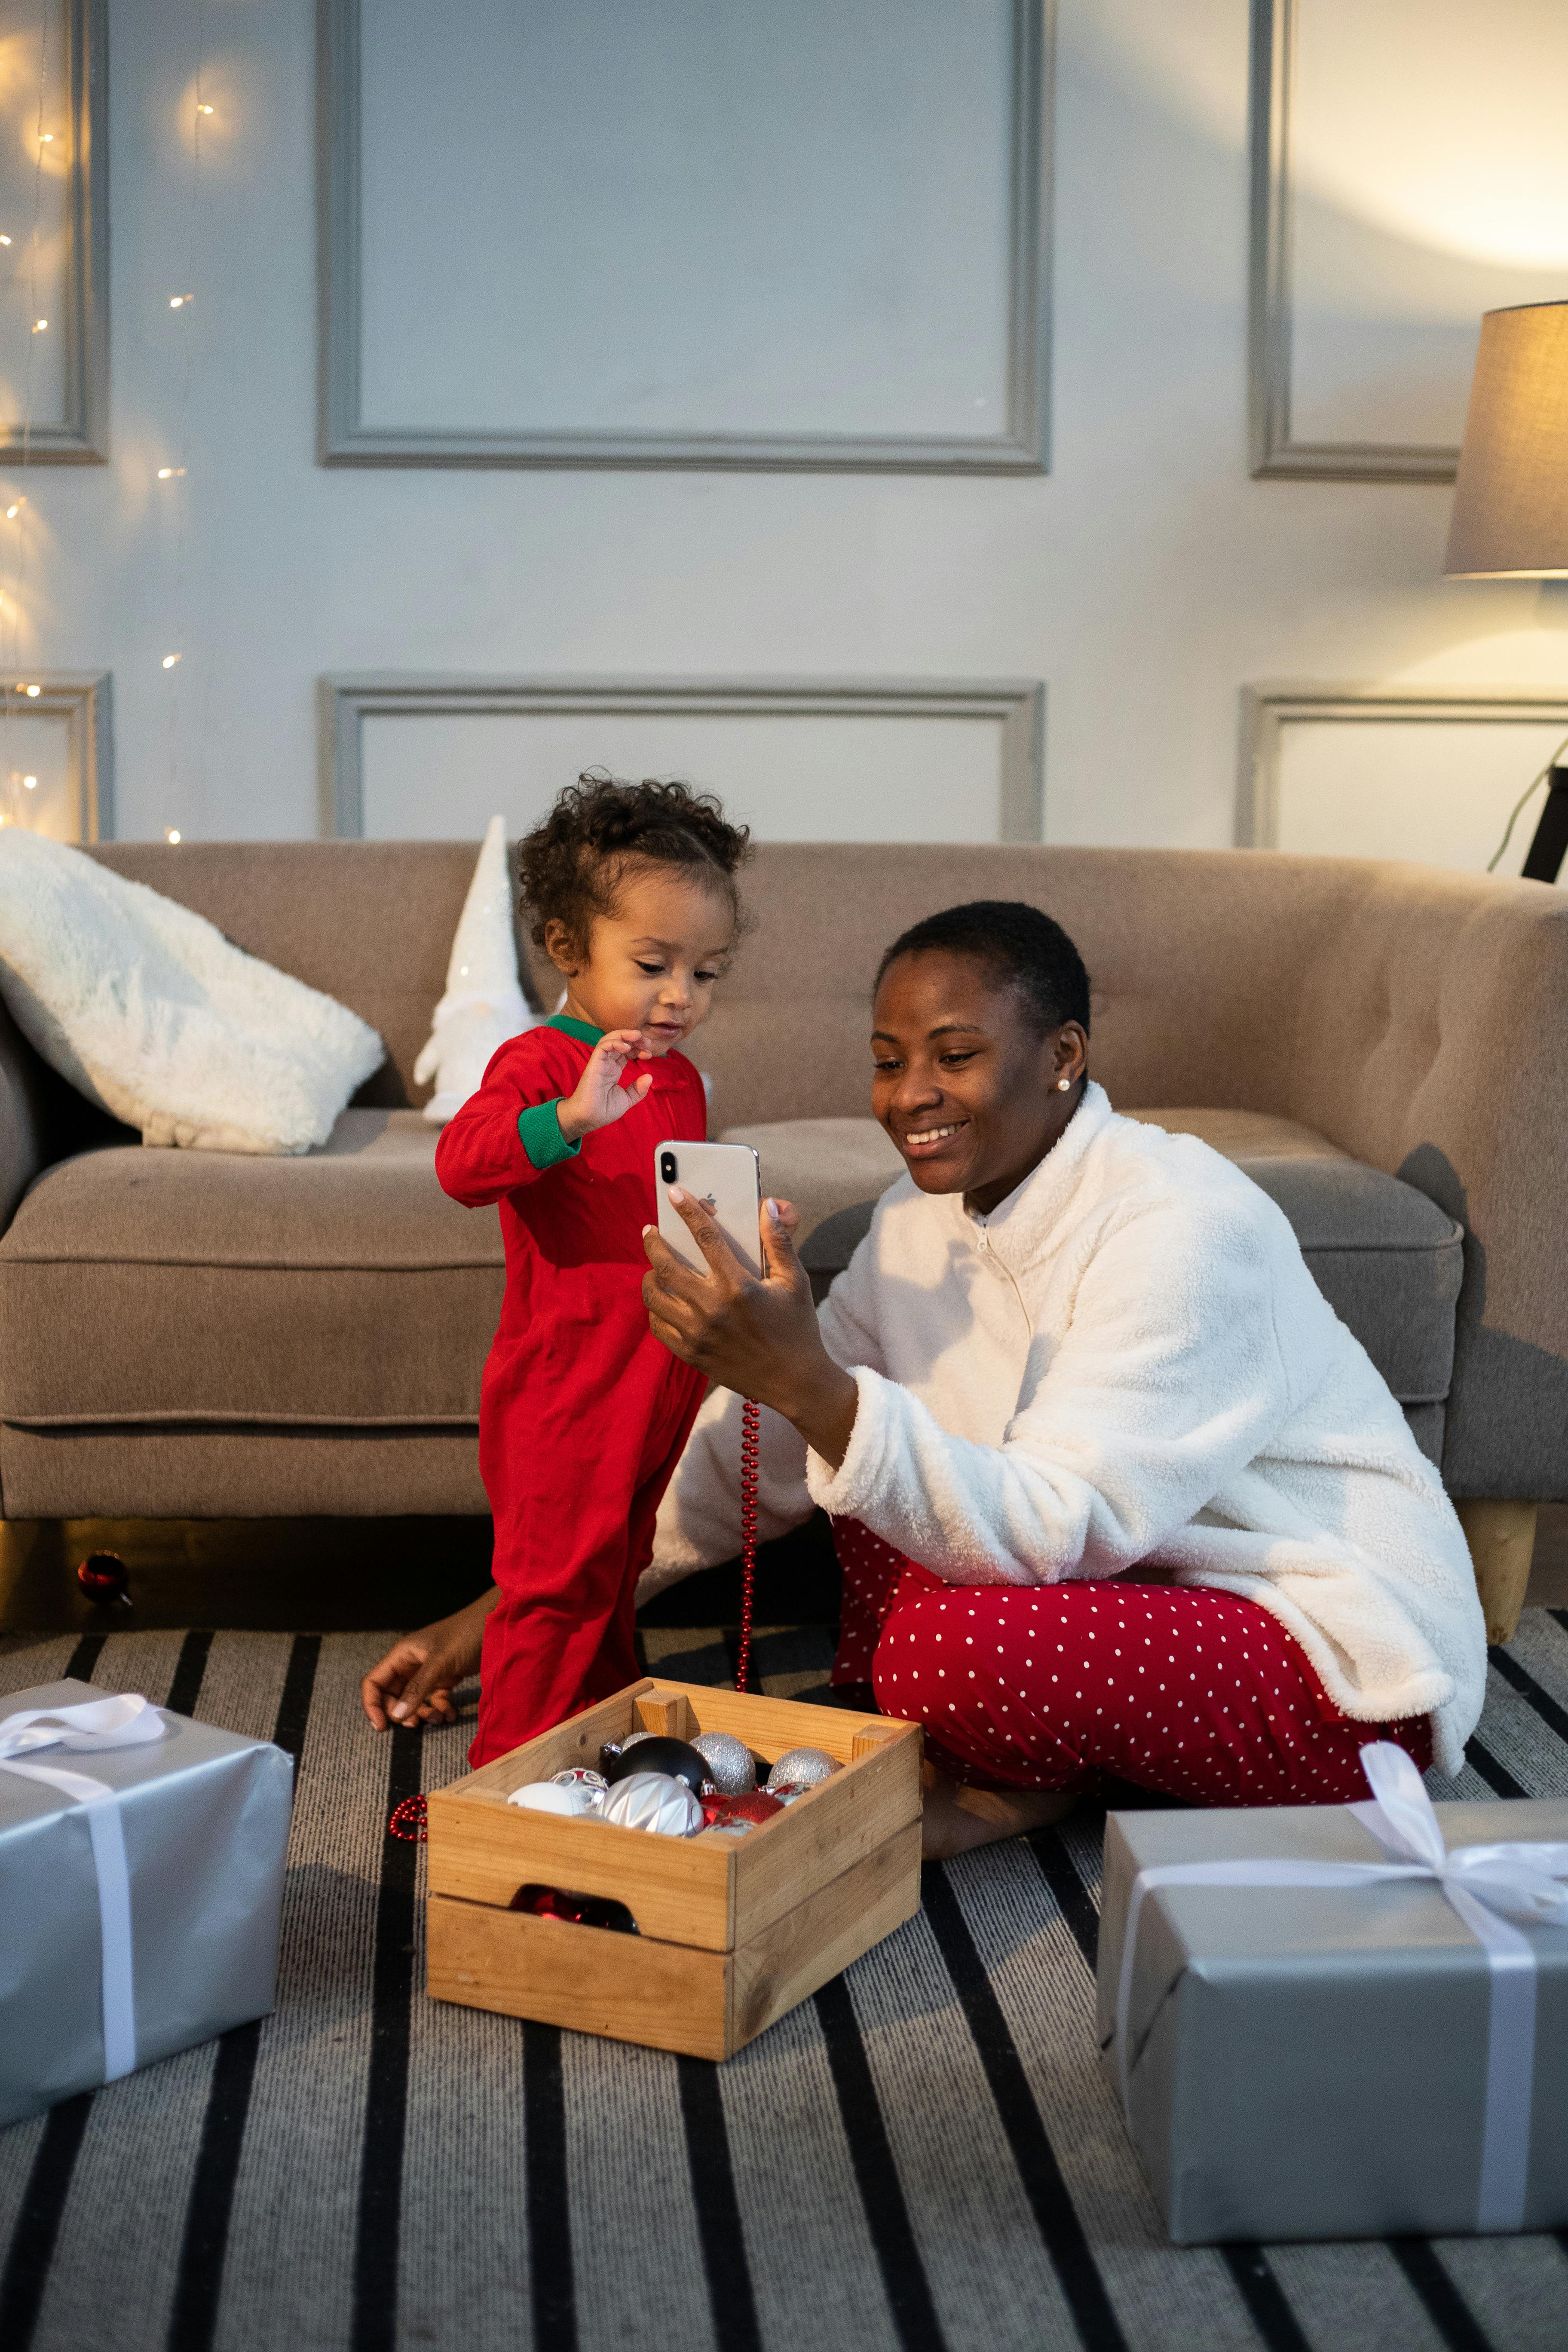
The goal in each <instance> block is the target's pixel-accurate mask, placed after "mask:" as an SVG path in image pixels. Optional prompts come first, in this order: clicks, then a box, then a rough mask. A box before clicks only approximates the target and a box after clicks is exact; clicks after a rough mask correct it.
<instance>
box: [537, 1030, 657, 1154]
mask: <svg viewBox="0 0 1568 2352" xmlns="http://www.w3.org/2000/svg"><path fill="white" fill-rule="evenodd" d="M652 1059H653V1054H652V1049H651V1048H650V1046H649V1045H648V1042H647V1038H646V1037H645V1036H644V1035H643V1033H642V1031H641V1030H640V1029H606V1030H605V1034H604V1035H603V1036H602V1037H601V1038H600V1040H599V1042H598V1044H597V1045H595V1048H594V1050H593V1052H592V1053H591V1054H590V1055H589V1056H588V1060H587V1066H586V1067H585V1068H584V1072H583V1075H582V1076H581V1077H580V1078H579V1079H578V1081H577V1084H576V1086H575V1087H574V1089H573V1091H572V1092H571V1093H570V1094H569V1095H568V1096H567V1097H566V1098H565V1100H564V1101H563V1103H562V1104H561V1105H560V1106H559V1108H558V1109H557V1110H556V1113H555V1116H556V1118H557V1120H558V1121H559V1123H560V1127H561V1133H562V1135H563V1138H564V1139H565V1141H566V1142H568V1143H577V1142H580V1141H581V1139H582V1138H583V1137H584V1136H585V1135H592V1134H593V1132H594V1130H595V1128H600V1127H611V1126H613V1125H614V1123H615V1121H616V1119H617V1118H625V1117H626V1113H627V1111H629V1110H630V1109H631V1108H632V1107H633V1105H634V1104H636V1103H639V1102H641V1100H642V1098H643V1097H644V1095H646V1094H647V1090H648V1088H649V1087H651V1086H652V1084H653V1072H652V1071H651V1070H649V1071H648V1072H647V1075H646V1076H643V1077H640V1078H639V1079H638V1080H637V1084H636V1086H635V1087H623V1086H622V1084H621V1078H622V1076H623V1075H624V1074H625V1071H626V1065H627V1064H628V1062H649V1061H651V1060H652Z"/></svg>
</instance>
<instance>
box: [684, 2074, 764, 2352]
mask: <svg viewBox="0 0 1568 2352" xmlns="http://www.w3.org/2000/svg"><path fill="white" fill-rule="evenodd" d="M675 2063H676V2066H677V2069H678V2072H679V2082H680V2119H681V2122H682V2123H683V2124H684V2125H685V2126H686V2160H687V2162H688V2164H689V2166H690V2168H691V2194H692V2197H693V2199H694V2200H695V2201H696V2205H697V2230H698V2235H699V2237H700V2241H701V2245H702V2267H703V2269H704V2270H705V2271H706V2273H707V2274H708V2301H709V2304H710V2306H711V2309H712V2313H713V2335H714V2339H715V2341H716V2342H717V2344H718V2346H719V2352H761V2347H762V2340H763V2339H762V2335H761V2332H760V2331H759V2329H758V2326H757V2306H756V2301H755V2298H754V2296H753V2295H752V2273H751V2272H750V2270H749V2269H748V2268H747V2264H746V2240H745V2233H744V2231H743V2230H742V2226H741V2203H740V2200H739V2198H738V2197H737V2196H736V2194H735V2174H734V2169H733V2168H732V2166H731V2162H730V2134H729V2130H728V2128H727V2126H726V2125H725V2122H724V2101H723V2097H722V2095H721V2091H720V2088H719V2069H718V2068H717V2066H715V2065H713V2064H712V2063H710V2061H709V2060H708V2059H706V2058H678V2059H677V2060H676V2062H675Z"/></svg>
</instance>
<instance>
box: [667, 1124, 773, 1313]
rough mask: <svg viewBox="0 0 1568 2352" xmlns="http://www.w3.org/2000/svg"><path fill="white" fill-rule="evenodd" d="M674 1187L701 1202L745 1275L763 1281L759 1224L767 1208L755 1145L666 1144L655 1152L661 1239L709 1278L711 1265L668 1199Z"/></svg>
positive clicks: (761, 1171)
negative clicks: (738, 1260) (765, 1207)
mask: <svg viewBox="0 0 1568 2352" xmlns="http://www.w3.org/2000/svg"><path fill="white" fill-rule="evenodd" d="M672 1184H679V1186H680V1187H681V1189H682V1191H683V1192H689V1193H690V1195H691V1197H692V1199H693V1200H694V1201H700V1202H701V1203H702V1205H703V1207H704V1208H705V1209H706V1210H707V1211H708V1213H709V1214H710V1216H711V1218H712V1219H713V1222H714V1223H715V1224H716V1225H717V1226H718V1227H719V1230H720V1231H721V1234H723V1236H724V1239H725V1240H726V1241H727V1242H728V1243H729V1244H730V1247H731V1249H732V1250H733V1251H734V1253H735V1255H736V1256H737V1257H738V1258H739V1259H740V1261H741V1264H742V1265H743V1266H744V1267H745V1269H746V1272H747V1273H748V1274H749V1275H751V1276H752V1277H753V1278H754V1279H756V1280H759V1281H760V1280H761V1278H762V1271H763V1265H762V1257H761V1255H760V1251H761V1244H760V1242H759V1239H758V1234H757V1220H758V1218H759V1217H760V1215H761V1214H762V1207H763V1169H762V1162H761V1160H759V1159H758V1158H757V1155H756V1153H755V1152H754V1151H753V1150H752V1147H751V1145H750V1144H749V1143H661V1144H659V1145H658V1148H657V1150H655V1152H654V1155H653V1190H654V1197H655V1199H656V1200H657V1201H658V1230H659V1235H660V1238H661V1239H662V1240H664V1241H667V1242H668V1244H669V1246H670V1248H671V1249H672V1250H673V1251H674V1252H675V1255H676V1256H677V1257H679V1258H683V1259H684V1260H685V1262H686V1264H687V1265H689V1266H695V1268H696V1270H697V1272H698V1273H699V1274H706V1273H707V1272H708V1261H707V1259H706V1258H705V1257H704V1256H703V1255H702V1253H701V1251H700V1249H699V1248H698V1246H697V1244H696V1243H695V1242H694V1241H693V1240H692V1238H691V1234H690V1233H689V1230H688V1227H687V1225H686V1223H685V1221H684V1219H683V1218H682V1216H681V1214H680V1212H679V1209H678V1208H677V1207H676V1206H675V1203H674V1202H673V1201H671V1199H670V1197H669V1188H670V1186H671V1185H672Z"/></svg>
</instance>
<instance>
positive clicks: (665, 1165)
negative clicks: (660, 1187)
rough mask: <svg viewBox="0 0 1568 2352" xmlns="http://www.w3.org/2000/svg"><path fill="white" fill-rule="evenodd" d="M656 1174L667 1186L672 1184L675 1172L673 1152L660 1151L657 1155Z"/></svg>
mask: <svg viewBox="0 0 1568 2352" xmlns="http://www.w3.org/2000/svg"><path fill="white" fill-rule="evenodd" d="M658 1172H659V1174H660V1175H661V1176H662V1177H663V1179H664V1181H665V1182H666V1183H667V1184H673V1183H674V1181H675V1174H676V1170H675V1154H674V1152H673V1151H661V1152H660V1153H659V1156H658Z"/></svg>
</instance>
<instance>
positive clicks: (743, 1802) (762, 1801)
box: [702, 1789, 784, 1829]
mask: <svg viewBox="0 0 1568 2352" xmlns="http://www.w3.org/2000/svg"><path fill="white" fill-rule="evenodd" d="M783 1811H784V1807H783V1805H782V1804H781V1803H780V1802H779V1800H778V1799H777V1798H776V1797H770V1796H769V1795H767V1793H766V1792H765V1790H762V1789H756V1790H752V1791H750V1792H749V1793H748V1794H747V1795H745V1796H735V1797H727V1796H723V1795H719V1796H712V1797H704V1798H703V1800H702V1818H703V1820H704V1821H705V1822H707V1824H708V1826H709V1828H710V1829H712V1828H713V1827H714V1825H715V1823H717V1822H771V1821H772V1820H773V1815H774V1814H775V1813H782V1812H783Z"/></svg>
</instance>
